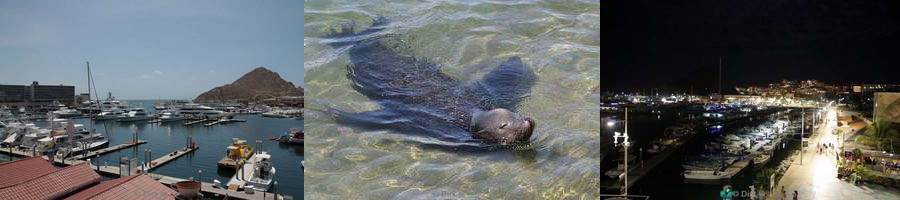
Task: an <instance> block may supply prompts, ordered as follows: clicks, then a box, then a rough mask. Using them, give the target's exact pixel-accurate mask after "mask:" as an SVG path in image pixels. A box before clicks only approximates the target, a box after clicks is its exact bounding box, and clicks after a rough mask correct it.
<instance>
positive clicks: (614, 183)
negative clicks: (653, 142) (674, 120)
mask: <svg viewBox="0 0 900 200" xmlns="http://www.w3.org/2000/svg"><path fill="white" fill-rule="evenodd" d="M696 135H699V134H697V133H692V134H688V135H687V136H686V137H685V138H680V139H679V141H678V142H679V143H678V144H676V146H674V147H669V148H667V149H666V150H663V152H662V153H660V154H659V155H656V156H653V157H652V158H650V160H647V161H646V162H645V163H644V167H638V168H636V169H634V170H630V171H628V184H627V186H628V187H629V188H631V187H632V186H634V184H635V183H637V181H638V180H640V179H641V178H643V177H644V175H646V174H647V173H649V172H650V171H652V170H653V169H654V168H656V166H657V165H659V164H661V163H663V161H665V160H666V159H668V158H669V156H671V155H672V153H675V152H676V151H678V150H679V149H681V147H682V146H684V145H685V144H686V143H688V142H690V141H691V140H692V139H693V138H694V137H695V136H696ZM617 148H621V147H617ZM622 182H623V181H620V180H618V179H613V180H607V181H604V182H602V183H600V187H602V188H603V189H604V190H609V191H614V190H621V189H622Z"/></svg>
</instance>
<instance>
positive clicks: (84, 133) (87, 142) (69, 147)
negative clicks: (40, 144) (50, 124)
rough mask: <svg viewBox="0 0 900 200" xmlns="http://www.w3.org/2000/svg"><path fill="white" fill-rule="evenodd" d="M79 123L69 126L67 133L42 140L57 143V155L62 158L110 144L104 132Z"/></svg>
mask: <svg viewBox="0 0 900 200" xmlns="http://www.w3.org/2000/svg"><path fill="white" fill-rule="evenodd" d="M79 125H80V124H76V125H75V126H74V127H70V128H68V129H67V134H65V135H57V136H52V137H47V138H44V139H42V140H50V141H49V142H50V144H55V145H56V147H58V151H57V152H56V155H57V156H58V157H62V158H65V157H69V156H72V155H77V154H79V153H82V152H84V151H86V150H87V151H89V150H95V149H98V148H101V147H104V146H107V145H109V140H107V139H106V138H104V137H103V134H101V133H94V132H91V131H88V130H85V129H84V128H80V126H79Z"/></svg>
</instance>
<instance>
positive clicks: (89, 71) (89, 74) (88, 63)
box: [86, 61, 93, 102]
mask: <svg viewBox="0 0 900 200" xmlns="http://www.w3.org/2000/svg"><path fill="white" fill-rule="evenodd" d="M86 63H87V72H88V76H87V77H88V102H91V100H93V99H92V98H91V62H90V61H87V62H86Z"/></svg>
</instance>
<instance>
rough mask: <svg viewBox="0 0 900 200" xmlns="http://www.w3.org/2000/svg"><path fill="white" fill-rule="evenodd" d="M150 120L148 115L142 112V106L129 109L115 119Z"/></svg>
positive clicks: (121, 120)
mask: <svg viewBox="0 0 900 200" xmlns="http://www.w3.org/2000/svg"><path fill="white" fill-rule="evenodd" d="M147 120H150V115H147V113H146V112H144V109H143V108H132V109H129V111H128V113H124V114H122V115H121V117H119V119H117V120H116V121H118V122H136V121H147Z"/></svg>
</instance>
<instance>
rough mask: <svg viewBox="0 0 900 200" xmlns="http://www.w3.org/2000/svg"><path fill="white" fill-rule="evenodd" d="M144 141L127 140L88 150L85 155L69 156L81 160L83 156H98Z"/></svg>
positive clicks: (143, 141)
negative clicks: (122, 142) (126, 141)
mask: <svg viewBox="0 0 900 200" xmlns="http://www.w3.org/2000/svg"><path fill="white" fill-rule="evenodd" d="M144 143H147V141H146V140H138V141H137V142H128V143H124V144H119V145H116V146H111V147H107V148H104V149H100V150H96V151H91V152H89V153H87V154H85V155H78V156H73V157H71V158H72V159H76V160H81V159H84V158H90V157H94V156H99V155H103V154H107V153H112V152H116V151H118V150H121V149H125V148H129V147H133V146H137V145H141V144H144Z"/></svg>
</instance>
